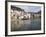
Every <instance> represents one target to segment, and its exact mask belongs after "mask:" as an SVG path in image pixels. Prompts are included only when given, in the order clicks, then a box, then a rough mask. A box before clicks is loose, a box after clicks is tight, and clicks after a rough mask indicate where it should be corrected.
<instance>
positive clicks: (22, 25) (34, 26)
mask: <svg viewBox="0 0 46 37" xmlns="http://www.w3.org/2000/svg"><path fill="white" fill-rule="evenodd" d="M31 30H41V18H35V19H29V20H15V21H11V31H31Z"/></svg>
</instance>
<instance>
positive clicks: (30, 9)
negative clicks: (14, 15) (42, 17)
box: [16, 5, 41, 12]
mask: <svg viewBox="0 0 46 37" xmlns="http://www.w3.org/2000/svg"><path fill="white" fill-rule="evenodd" d="M16 7H19V8H21V9H24V11H25V12H38V11H40V10H41V6H26V5H25V6H24V5H16Z"/></svg>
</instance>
